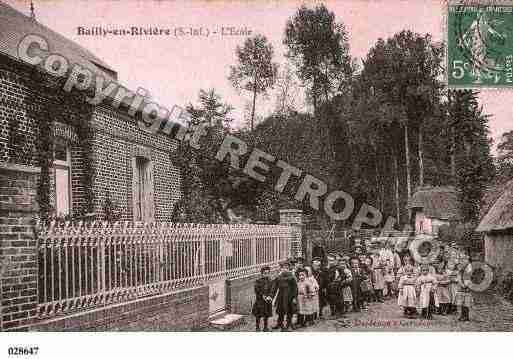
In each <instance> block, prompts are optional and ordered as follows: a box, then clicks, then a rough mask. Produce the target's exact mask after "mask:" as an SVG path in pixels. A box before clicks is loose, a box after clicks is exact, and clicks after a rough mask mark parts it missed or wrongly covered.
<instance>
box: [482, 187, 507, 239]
mask: <svg viewBox="0 0 513 359" xmlns="http://www.w3.org/2000/svg"><path fill="white" fill-rule="evenodd" d="M494 198H495V201H493V199H494ZM490 200H491V201H490ZM487 201H488V203H491V205H488V206H487V207H488V208H487V210H486V211H485V213H486V214H485V215H484V217H483V219H482V220H481V223H479V226H478V227H477V229H476V231H478V232H490V231H500V230H505V229H510V228H513V180H511V181H509V182H507V183H505V184H503V185H497V186H494V187H493V188H491V189H490V190H489V191H487V195H485V206H486V205H487V204H488V203H487Z"/></svg>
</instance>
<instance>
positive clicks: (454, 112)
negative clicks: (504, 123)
mask: <svg viewBox="0 0 513 359" xmlns="http://www.w3.org/2000/svg"><path fill="white" fill-rule="evenodd" d="M448 117H449V118H448V125H449V126H450V127H451V129H452V130H453V133H454V135H453V136H454V137H453V146H454V151H455V165H456V185H457V188H458V190H459V198H460V201H461V208H462V212H463V216H464V219H465V220H466V221H470V222H473V223H476V222H477V221H478V219H479V209H480V207H481V201H482V198H483V194H484V191H485V188H486V185H487V183H489V182H490V180H491V179H492V178H493V176H494V170H495V169H494V168H493V161H492V158H491V155H490V141H489V138H488V132H489V131H488V116H486V115H484V114H483V111H482V109H481V108H480V106H479V103H478V101H477V93H476V92H475V91H471V90H464V91H450V92H449V113H448Z"/></svg>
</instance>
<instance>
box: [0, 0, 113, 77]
mask: <svg viewBox="0 0 513 359" xmlns="http://www.w3.org/2000/svg"><path fill="white" fill-rule="evenodd" d="M29 34H35V35H39V36H41V37H43V38H44V39H46V41H47V42H48V44H49V48H50V49H49V51H50V52H52V53H59V54H61V55H63V56H64V57H65V58H66V59H68V61H70V62H71V63H72V64H80V65H81V66H84V67H86V68H88V69H90V70H91V71H93V72H94V73H100V74H103V75H105V76H106V77H107V78H108V79H114V80H116V79H117V73H116V71H115V70H114V69H113V68H112V67H111V66H109V65H108V64H107V63H106V62H104V61H103V60H102V59H100V58H98V57H97V56H95V55H94V54H93V53H91V52H90V51H89V50H87V49H85V48H84V47H82V46H80V45H78V44H77V43H75V42H73V41H71V40H69V39H67V38H65V37H64V36H62V35H60V34H58V33H56V32H55V31H53V30H51V29H49V28H48V27H46V26H44V25H42V24H40V23H39V22H37V21H35V20H32V19H31V18H30V17H28V16H26V15H24V14H23V13H21V12H19V11H18V10H16V9H14V8H12V7H11V6H9V5H7V4H4V3H2V2H0V52H1V53H4V54H6V55H8V56H10V57H12V58H15V59H18V60H19V57H18V44H19V42H20V41H21V40H22V39H23V38H24V37H25V36H26V35H29Z"/></svg>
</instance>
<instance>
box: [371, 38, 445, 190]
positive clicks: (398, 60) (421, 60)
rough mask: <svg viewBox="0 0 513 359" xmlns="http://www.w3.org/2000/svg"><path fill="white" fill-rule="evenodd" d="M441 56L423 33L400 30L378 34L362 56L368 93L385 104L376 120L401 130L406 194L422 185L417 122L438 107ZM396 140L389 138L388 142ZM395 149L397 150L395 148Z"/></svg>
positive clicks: (420, 135) (420, 129)
mask: <svg viewBox="0 0 513 359" xmlns="http://www.w3.org/2000/svg"><path fill="white" fill-rule="evenodd" d="M442 59H443V58H442V52H441V46H440V45H439V44H434V43H433V42H432V40H431V37H430V36H429V35H425V36H421V35H419V34H416V33H413V32H411V31H401V32H399V33H397V34H395V35H394V36H393V37H391V38H389V39H387V40H386V41H385V40H383V39H379V40H378V41H377V43H376V44H375V45H374V47H372V48H371V49H370V51H369V54H368V55H367V58H366V59H365V60H364V68H363V71H362V76H361V78H362V81H363V82H364V84H366V86H367V87H370V88H373V92H374V96H376V97H377V98H378V99H379V101H378V102H379V103H378V106H380V107H382V108H386V111H383V117H382V118H381V119H379V121H382V122H384V123H388V124H390V126H392V127H396V128H397V127H399V128H401V130H402V136H401V140H400V141H401V142H402V144H401V146H403V148H404V151H403V153H404V170H405V173H406V196H407V199H409V198H410V196H411V194H412V189H413V184H414V183H415V182H416V183H417V184H420V185H423V184H424V151H423V144H424V136H423V131H424V128H423V122H424V121H425V119H426V118H431V117H433V116H435V113H436V109H437V107H438V106H439V102H440V95H439V93H440V90H441V88H442V84H441V83H440V82H439V80H438V79H439V75H440V73H441V71H442V68H441V62H442ZM371 111H375V109H372V110H371ZM415 134H416V135H417V136H415ZM383 135H386V134H383ZM415 142H417V145H418V147H417V151H416V154H417V156H418V172H419V176H418V179H417V181H415V180H414V178H413V168H412V159H413V158H414V156H415V155H414V153H412V151H410V147H411V146H412V144H414V143H415ZM399 145H400V144H399V143H397V142H396V143H389V146H391V147H393V146H399ZM393 153H394V152H392V153H391V155H392V156H393ZM395 153H400V152H398V149H397V148H396V149H395Z"/></svg>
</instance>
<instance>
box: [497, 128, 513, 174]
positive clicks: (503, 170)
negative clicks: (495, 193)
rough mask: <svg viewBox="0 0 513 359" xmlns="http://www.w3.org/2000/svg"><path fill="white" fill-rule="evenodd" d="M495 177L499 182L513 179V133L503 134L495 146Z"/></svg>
mask: <svg viewBox="0 0 513 359" xmlns="http://www.w3.org/2000/svg"><path fill="white" fill-rule="evenodd" d="M497 175H498V177H499V180H500V181H501V182H502V181H507V180H510V179H512V178H513V131H509V132H504V133H503V134H502V136H501V138H500V140H499V143H498V144H497Z"/></svg>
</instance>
